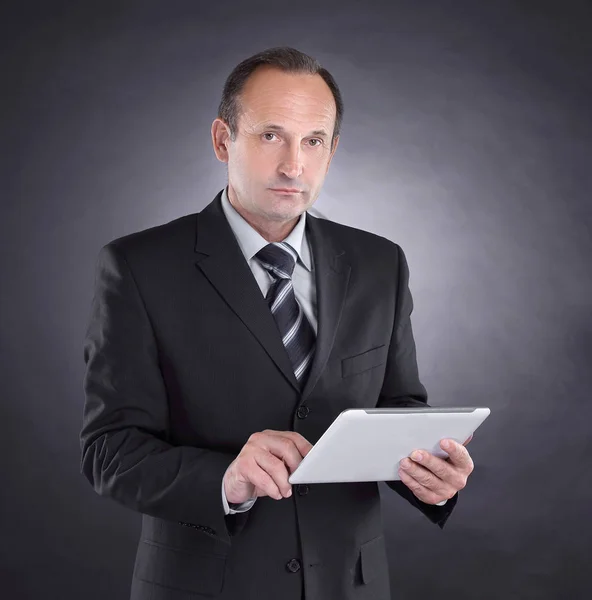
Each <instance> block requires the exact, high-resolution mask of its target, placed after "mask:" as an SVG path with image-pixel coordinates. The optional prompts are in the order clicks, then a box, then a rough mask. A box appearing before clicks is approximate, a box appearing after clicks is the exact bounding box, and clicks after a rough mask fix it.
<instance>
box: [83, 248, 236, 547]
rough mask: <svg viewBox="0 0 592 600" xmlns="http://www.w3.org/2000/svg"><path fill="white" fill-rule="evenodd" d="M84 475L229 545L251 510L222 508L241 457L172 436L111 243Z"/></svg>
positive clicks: (154, 353)
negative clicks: (179, 442)
mask: <svg viewBox="0 0 592 600" xmlns="http://www.w3.org/2000/svg"><path fill="white" fill-rule="evenodd" d="M84 361H85V364H86V371H85V375H84V382H83V386H84V393H85V402H84V409H83V419H82V429H81V432H80V446H81V465H80V469H81V473H82V474H83V475H84V476H85V477H86V478H87V479H88V481H89V482H90V483H91V485H92V486H93V487H94V490H95V491H96V492H97V493H98V494H100V495H101V496H106V497H109V498H112V499H113V500H115V501H117V502H119V503H121V504H122V505H124V506H126V507H128V508H130V509H132V510H134V511H137V512H140V513H144V514H147V515H151V516H154V517H157V518H162V519H167V520H171V521H176V522H178V523H180V524H182V525H187V526H190V527H193V528H197V529H200V530H201V531H203V532H204V533H205V534H207V535H211V536H213V537H215V538H218V539H221V540H222V541H224V542H225V543H228V544H230V543H231V537H232V536H234V535H237V534H238V533H239V532H240V530H241V529H242V527H244V524H245V522H246V519H247V518H248V512H245V513H240V514H229V515H225V511H224V508H223V502H222V499H221V497H220V485H221V482H222V478H223V476H224V473H225V472H226V469H227V468H228V466H229V465H230V463H231V462H232V461H233V460H234V459H235V458H236V456H234V455H232V454H228V453H223V452H218V451H213V450H209V449H204V448H197V447H193V446H175V445H172V444H170V443H169V442H168V441H167V439H168V433H169V431H168V427H169V422H168V410H169V407H168V399H167V391H166V388H165V383H164V380H163V378H162V375H161V371H160V367H159V356H158V348H157V343H156V339H155V336H154V333H153V329H152V326H151V323H150V319H149V315H148V313H147V311H146V307H145V305H144V303H143V300H142V298H141V295H140V292H139V290H138V287H137V286H136V282H135V280H134V277H133V274H132V272H131V270H130V268H129V266H128V263H127V261H126V259H125V257H124V255H123V253H122V251H121V250H120V249H119V248H118V246H117V245H116V244H115V242H111V243H110V244H107V245H106V246H104V247H103V248H101V250H100V252H99V255H98V258H97V263H96V272H95V288H94V296H93V300H92V303H91V310H90V317H89V319H88V325H87V330H86V336H85V340H84Z"/></svg>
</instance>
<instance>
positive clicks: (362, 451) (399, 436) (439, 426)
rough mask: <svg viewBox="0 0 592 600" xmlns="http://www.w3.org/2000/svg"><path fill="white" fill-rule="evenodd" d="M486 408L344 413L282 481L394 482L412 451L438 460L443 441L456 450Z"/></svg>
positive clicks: (442, 454)
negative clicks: (450, 442) (449, 441)
mask: <svg viewBox="0 0 592 600" xmlns="http://www.w3.org/2000/svg"><path fill="white" fill-rule="evenodd" d="M489 413H490V410H489V408H440V407H437V408H369V409H363V408H349V409H346V410H344V411H343V412H341V413H340V414H339V415H338V416H337V418H336V419H335V420H334V421H333V423H331V425H330V426H329V427H328V428H327V430H326V431H325V433H324V434H323V435H322V436H321V437H320V438H319V441H318V442H317V443H316V444H315V445H314V446H313V448H312V449H311V450H310V452H309V453H308V454H307V455H306V456H305V457H304V458H303V459H302V461H301V462H300V464H299V465H298V467H297V468H296V470H295V471H294V472H293V473H292V474H291V475H290V477H289V478H288V482H289V483H291V484H294V483H340V482H348V481H394V480H397V479H400V477H399V461H401V460H402V459H403V458H405V457H406V456H409V455H410V454H411V452H413V450H427V451H428V452H431V453H432V454H434V455H436V456H440V457H441V458H447V457H448V453H446V452H445V451H444V450H442V449H441V448H440V441H441V440H443V439H444V438H450V439H453V440H455V441H457V442H459V443H460V444H462V443H464V442H465V441H466V440H467V439H468V438H469V436H470V435H471V434H472V433H473V432H474V431H475V430H476V429H477V428H478V427H479V425H481V423H483V421H484V420H485V419H486V418H487V417H488V416H489Z"/></svg>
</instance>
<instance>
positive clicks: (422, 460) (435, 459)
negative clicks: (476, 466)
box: [410, 450, 464, 490]
mask: <svg viewBox="0 0 592 600" xmlns="http://www.w3.org/2000/svg"><path fill="white" fill-rule="evenodd" d="M410 458H411V459H412V460H413V461H414V463H415V464H416V465H417V466H419V465H421V466H422V467H423V468H424V469H426V470H427V471H428V472H430V473H433V474H434V476H435V477H437V478H438V479H440V480H442V481H444V482H445V483H447V484H448V485H450V486H452V487H454V488H455V489H457V490H458V489H460V488H461V487H464V475H463V474H462V473H459V471H458V468H457V467H455V466H454V465H453V464H451V463H449V462H446V461H445V460H444V459H443V458H440V457H439V456H434V455H433V454H431V453H430V452H427V451H425V450H414V451H413V452H412V453H411V455H410ZM416 472H417V473H420V471H416ZM411 474H412V475H414V472H412V473H411ZM419 481H420V482H421V479H420V480H419ZM428 487H431V486H428Z"/></svg>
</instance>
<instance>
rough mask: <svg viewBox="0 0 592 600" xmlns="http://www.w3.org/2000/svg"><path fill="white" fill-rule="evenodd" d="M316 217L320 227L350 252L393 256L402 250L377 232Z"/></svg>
mask: <svg viewBox="0 0 592 600" xmlns="http://www.w3.org/2000/svg"><path fill="white" fill-rule="evenodd" d="M315 218H316V219H317V222H318V224H319V228H320V229H321V230H322V231H324V232H325V234H326V235H329V236H331V237H332V238H333V239H335V240H337V241H338V243H339V244H340V245H341V246H342V247H343V249H344V250H345V251H346V252H348V254H349V253H352V254H353V255H357V254H359V253H361V254H362V255H364V256H367V255H368V253H376V254H378V255H381V256H382V255H385V254H386V255H389V256H392V254H393V253H394V254H395V255H398V253H399V252H402V249H401V247H400V246H399V244H397V243H396V242H393V241H392V240H389V239H388V238H386V237H384V236H382V235H378V234H377V233H372V232H371V231H366V230H364V229H359V228H357V227H352V226H351V225H344V224H343V223H338V222H337V221H330V220H329V219H320V218H318V217H315Z"/></svg>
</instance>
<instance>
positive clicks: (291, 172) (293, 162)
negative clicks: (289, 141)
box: [279, 145, 303, 179]
mask: <svg viewBox="0 0 592 600" xmlns="http://www.w3.org/2000/svg"><path fill="white" fill-rule="evenodd" d="M302 169H303V164H302V160H301V156H300V146H299V145H297V146H292V147H290V148H289V149H288V151H287V152H286V155H285V156H284V157H283V160H282V161H281V162H280V165H279V171H280V173H282V174H284V175H285V176H286V177H288V178H290V179H296V178H297V177H300V175H302Z"/></svg>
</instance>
